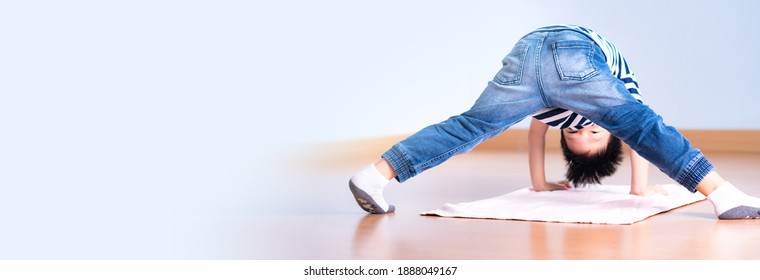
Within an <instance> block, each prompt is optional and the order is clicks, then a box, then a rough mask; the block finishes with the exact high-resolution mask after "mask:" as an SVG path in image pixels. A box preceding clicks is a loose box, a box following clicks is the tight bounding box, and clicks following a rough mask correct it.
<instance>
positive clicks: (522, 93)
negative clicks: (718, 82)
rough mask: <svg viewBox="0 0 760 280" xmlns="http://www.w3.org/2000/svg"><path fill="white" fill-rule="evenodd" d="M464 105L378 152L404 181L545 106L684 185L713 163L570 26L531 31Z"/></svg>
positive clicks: (692, 183)
mask: <svg viewBox="0 0 760 280" xmlns="http://www.w3.org/2000/svg"><path fill="white" fill-rule="evenodd" d="M503 65H504V66H503V67H502V69H501V70H499V72H498V73H497V74H496V76H495V77H494V79H493V80H491V81H489V82H488V85H487V87H486V88H485V90H484V91H483V93H482V94H481V95H480V97H479V98H478V99H477V101H475V104H474V105H473V106H472V108H470V109H469V110H468V111H466V112H464V113H462V114H461V115H457V116H453V117H451V118H449V119H447V120H445V121H443V122H441V123H438V124H434V125H431V126H428V127H425V128H423V129H422V130H420V131H419V132H417V133H415V134H413V135H411V136H410V137H408V138H407V139H405V140H403V141H401V142H399V143H397V144H395V145H393V147H391V148H390V149H389V150H388V151H386V152H385V153H384V154H383V158H385V159H386V160H388V162H390V164H391V166H392V167H393V169H394V170H395V171H396V173H397V177H396V179H397V180H398V181H399V182H404V181H406V180H408V179H409V178H412V177H414V176H416V175H417V174H420V173H421V172H423V171H425V170H427V169H429V168H431V167H434V166H437V165H438V164H441V163H442V162H444V161H446V160H447V159H449V158H450V157H452V156H454V155H456V154H460V153H464V152H467V151H469V150H471V149H472V148H474V147H475V146H476V145H478V144H479V143H481V142H483V141H485V140H487V139H489V138H491V137H493V136H496V135H498V134H499V133H501V132H503V131H504V130H506V129H508V128H509V127H510V126H512V125H514V124H515V123H517V122H519V121H521V120H522V119H524V118H526V117H528V116H530V115H532V114H533V113H535V112H536V111H538V110H540V109H543V108H547V107H558V108H563V109H568V110H571V111H573V112H576V113H578V114H580V115H581V116H584V117H586V118H588V119H590V120H591V121H593V122H594V123H596V124H597V125H600V126H602V127H604V128H605V129H607V130H608V131H610V133H612V134H613V135H615V136H616V137H618V138H620V139H621V140H622V141H623V142H625V143H626V144H628V145H629V146H630V147H631V148H632V149H633V150H635V151H636V152H637V153H638V154H639V155H641V156H642V157H644V158H645V159H647V160H648V161H649V162H651V163H652V164H654V165H655V166H656V167H657V168H659V169H660V170H661V171H662V172H664V173H665V174H667V175H668V176H669V177H670V178H672V179H674V180H675V181H677V182H678V183H679V184H681V185H683V186H684V187H686V188H687V189H689V190H690V191H691V192H695V191H696V186H697V184H698V183H699V182H700V181H702V179H703V178H704V177H705V176H706V175H707V174H708V173H709V172H710V171H712V169H713V165H712V164H711V163H710V162H709V161H708V160H707V159H706V158H705V156H704V155H703V154H702V152H701V151H699V150H698V149H695V148H693V147H692V146H691V143H689V141H688V140H686V138H684V137H683V135H681V133H679V132H678V131H677V130H676V129H675V128H673V127H671V126H668V125H666V124H665V123H664V122H663V120H662V117H660V116H659V115H658V114H657V113H655V112H654V111H652V109H650V108H649V107H648V106H647V105H645V104H642V103H641V102H638V101H637V100H635V99H634V98H633V97H632V96H631V94H630V93H629V92H628V90H627V89H626V88H625V86H624V83H623V82H622V81H621V80H620V79H618V78H616V77H615V76H613V75H612V74H611V72H610V69H609V67H608V66H607V64H606V63H605V58H604V54H603V53H602V51H601V49H600V48H599V47H598V46H597V45H596V44H595V43H594V42H593V41H592V40H591V39H589V38H588V37H586V36H584V35H583V34H581V33H579V32H575V31H568V30H563V31H539V32H533V33H530V34H528V35H526V36H525V37H523V38H522V39H520V41H519V42H517V44H515V46H514V48H513V49H512V51H511V52H510V53H509V54H508V55H507V56H506V57H505V58H504V60H503Z"/></svg>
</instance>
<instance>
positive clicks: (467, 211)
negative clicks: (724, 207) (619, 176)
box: [421, 184, 705, 224]
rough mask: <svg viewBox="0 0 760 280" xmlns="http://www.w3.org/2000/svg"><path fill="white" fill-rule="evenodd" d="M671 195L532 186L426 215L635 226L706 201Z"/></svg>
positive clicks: (676, 191) (680, 191)
mask: <svg viewBox="0 0 760 280" xmlns="http://www.w3.org/2000/svg"><path fill="white" fill-rule="evenodd" d="M663 187H664V188H665V189H666V190H667V191H668V195H661V194H656V195H651V196H647V197H641V196H635V195H630V194H628V192H629V191H630V186H624V185H594V186H587V187H582V188H573V189H570V190H566V191H552V192H534V191H532V190H531V189H530V188H529V187H528V188H523V189H519V190H517V191H514V192H511V193H508V194H505V195H501V196H497V197H493V198H489V199H483V200H478V201H473V202H462V203H454V204H451V203H449V204H445V205H443V206H442V207H441V208H439V209H437V210H433V211H429V212H423V213H421V214H422V215H435V216H441V217H453V218H482V219H505V220H523V221H544V222H563V223H592V224H632V223H635V222H638V221H641V220H643V219H646V218H648V217H650V216H654V215H657V214H659V213H662V212H665V211H669V210H672V209H674V208H678V207H681V206H684V205H687V204H691V203H694V202H697V201H701V200H704V199H705V196H703V195H702V194H700V193H691V192H689V191H688V190H686V188H684V187H682V186H679V185H672V184H671V185H663Z"/></svg>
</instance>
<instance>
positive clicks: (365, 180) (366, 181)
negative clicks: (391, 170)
mask: <svg viewBox="0 0 760 280" xmlns="http://www.w3.org/2000/svg"><path fill="white" fill-rule="evenodd" d="M390 181H391V180H389V179H387V178H385V176H383V174H381V173H380V171H378V170H377V168H375V165H374V164H370V165H369V166H367V167H365V168H364V169H362V170H361V171H359V172H358V173H356V174H355V175H354V176H353V177H351V181H350V182H349V185H351V184H352V185H353V186H351V191H352V192H353V193H354V197H355V198H356V202H357V203H359V206H360V207H362V208H363V209H364V210H366V211H367V212H370V213H375V214H379V213H388V212H393V210H394V209H393V206H392V205H388V203H387V202H385V198H384V197H383V189H384V188H385V186H386V185H388V183H390ZM354 187H355V188H357V189H359V190H361V192H364V193H361V192H357V191H356V190H355V189H354ZM377 207H379V208H380V209H377Z"/></svg>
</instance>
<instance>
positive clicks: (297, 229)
mask: <svg viewBox="0 0 760 280" xmlns="http://www.w3.org/2000/svg"><path fill="white" fill-rule="evenodd" d="M560 156H561V155H560V154H559V153H556V152H555V153H550V154H548V155H547V162H548V164H550V165H549V166H547V174H554V175H555V176H553V177H554V178H555V179H559V178H560V176H561V175H562V174H563V173H562V171H563V165H562V164H563V163H562V161H561V158H560ZM707 156H708V158H709V159H710V160H711V161H712V162H713V163H714V164H715V165H716V166H717V168H718V171H719V172H720V173H721V175H723V177H725V178H726V179H728V180H729V181H732V182H733V183H734V184H735V185H737V186H738V187H739V188H740V189H742V190H744V191H745V192H747V193H749V194H752V195H755V196H760V154H735V153H719V154H707ZM367 164H369V161H368V160H356V161H353V160H350V161H345V160H344V161H339V162H329V161H323V162H322V163H321V164H318V165H309V166H306V167H305V168H303V170H302V172H301V173H300V175H299V176H296V177H297V178H296V177H289V180H291V183H292V184H291V186H296V187H293V189H292V190H290V191H292V194H293V196H294V197H296V196H298V197H301V196H305V197H308V198H304V197H301V198H294V199H295V200H296V201H294V202H295V203H294V204H295V205H294V204H291V205H289V206H287V208H285V207H283V209H280V210H275V209H272V211H269V212H265V213H260V214H257V215H251V216H247V217H244V218H241V219H242V220H238V221H228V222H230V223H225V224H235V225H236V227H239V228H236V229H235V232H238V236H234V237H232V238H233V239H234V240H235V241H234V242H233V243H232V244H235V246H236V248H235V249H234V250H231V251H234V252H237V253H236V254H234V255H235V256H236V257H240V258H247V259H374V260H386V259H405V260H409V259H456V260H461V259H492V260H514V259H519V260H535V259H572V260H575V259H594V260H607V259H613V260H617V259H626V260H629V259H648V260H653V259H679V260H680V259H686V260H694V259H760V220H758V221H719V220H717V219H716V218H715V214H714V213H713V209H712V206H711V204H710V203H709V202H707V201H702V202H698V203H695V204H692V205H688V206H685V207H682V208H678V209H675V210H673V211H670V212H666V213H662V214H659V215H656V216H653V217H650V218H648V219H646V220H644V221H641V222H638V223H635V224H633V225H592V224H567V223H545V222H524V221H505V220H480V219H458V218H440V217H429V216H420V215H419V213H420V212H422V211H427V210H433V209H436V208H438V207H440V206H441V205H443V204H444V203H449V202H465V201H472V200H477V199H483V198H489V197H493V196H496V195H500V194H504V193H507V192H510V191H513V190H516V189H519V188H522V187H526V186H528V185H529V184H530V182H529V178H528V165H527V155H526V154H525V153H522V152H511V153H505V152H503V153H495V152H472V153H469V154H464V155H459V156H456V157H454V158H452V159H451V160H449V161H448V162H446V163H444V164H442V165H440V166H439V167H436V168H434V169H431V170H428V171H427V172H426V173H423V174H422V175H420V176H418V177H415V178H413V179H411V180H409V181H407V182H405V183H403V184H399V183H398V182H395V181H394V182H392V183H391V185H389V187H388V188H387V191H386V198H387V200H388V201H389V202H390V203H392V204H395V205H396V207H397V212H396V213H393V214H388V215H366V214H365V213H364V212H363V211H362V210H361V209H359V207H358V206H356V205H355V202H354V201H353V199H352V196H351V194H350V192H349V190H348V188H347V184H346V183H347V181H348V179H349V178H350V176H351V175H352V174H353V173H354V172H355V171H357V170H358V169H361V168H362V167H364V166H365V165H367ZM549 176H551V175H549ZM629 176H630V172H629V168H628V164H627V163H624V164H623V166H621V168H620V170H619V171H618V173H617V174H615V175H614V176H613V177H610V178H608V179H606V180H605V181H604V182H603V183H608V184H628V183H629ZM550 179H551V177H550ZM299 182H300V183H299ZM306 182H308V183H306ZM650 183H651V184H658V183H660V184H664V183H673V181H672V180H670V179H668V178H667V177H666V176H664V175H663V174H662V173H661V172H659V171H658V170H657V169H656V168H654V167H652V170H651V172H650ZM298 194H300V195H298ZM228 257H230V256H229V252H228Z"/></svg>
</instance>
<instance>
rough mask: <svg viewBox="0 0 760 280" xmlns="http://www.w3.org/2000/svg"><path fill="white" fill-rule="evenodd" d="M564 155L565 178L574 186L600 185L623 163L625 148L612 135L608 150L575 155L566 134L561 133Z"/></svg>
mask: <svg viewBox="0 0 760 280" xmlns="http://www.w3.org/2000/svg"><path fill="white" fill-rule="evenodd" d="M560 135H561V136H560V144H561V146H562V154H563V155H564V156H565V163H566V164H565V165H566V166H567V173H565V177H566V178H567V180H568V181H570V182H572V183H573V185H575V186H579V185H587V184H594V183H595V184H600V183H601V179H602V178H603V177H607V176H610V175H612V174H614V173H615V171H616V170H617V167H618V165H620V162H621V161H623V147H622V143H621V141H620V139H618V138H617V137H615V136H613V135H610V140H609V142H608V143H607V148H606V149H604V150H603V151H600V152H599V153H596V154H575V153H573V152H572V151H571V150H570V148H569V147H568V146H567V142H566V141H565V133H562V132H561V133H560Z"/></svg>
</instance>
